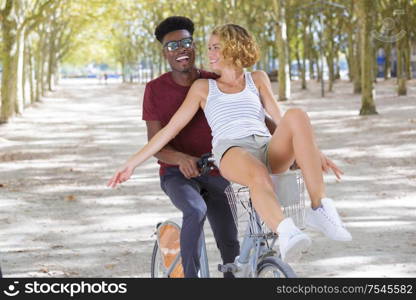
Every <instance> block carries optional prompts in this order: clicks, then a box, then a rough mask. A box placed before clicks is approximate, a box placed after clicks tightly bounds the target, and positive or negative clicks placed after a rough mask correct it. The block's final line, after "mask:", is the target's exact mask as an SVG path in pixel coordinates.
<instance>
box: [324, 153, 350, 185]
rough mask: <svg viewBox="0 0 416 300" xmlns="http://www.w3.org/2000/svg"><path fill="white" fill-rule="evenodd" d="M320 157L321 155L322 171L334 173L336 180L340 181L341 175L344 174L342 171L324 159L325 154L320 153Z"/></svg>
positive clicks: (326, 158)
mask: <svg viewBox="0 0 416 300" xmlns="http://www.w3.org/2000/svg"><path fill="white" fill-rule="evenodd" d="M320 155H321V163H322V171H324V172H325V173H328V171H329V169H331V170H332V172H334V174H335V176H336V177H337V178H338V179H341V175H342V174H344V172H342V170H341V169H340V168H338V166H337V165H336V164H335V163H334V162H333V161H332V160H330V159H329V158H328V157H326V156H325V154H323V153H322V152H320Z"/></svg>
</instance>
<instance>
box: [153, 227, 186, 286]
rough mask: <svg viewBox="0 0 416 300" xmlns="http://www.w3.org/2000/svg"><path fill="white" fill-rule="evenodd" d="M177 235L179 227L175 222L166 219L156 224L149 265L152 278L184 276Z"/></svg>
mask: <svg viewBox="0 0 416 300" xmlns="http://www.w3.org/2000/svg"><path fill="white" fill-rule="evenodd" d="M179 236H180V227H179V225H178V224H176V223H175V222H172V221H169V220H168V221H166V222H163V223H161V224H159V225H158V227H157V240H156V242H155V245H154V247H153V252H152V260H151V266H150V268H151V269H150V273H151V277H152V278H163V277H165V278H166V277H170V278H182V277H184V273H183V267H182V264H181V260H180V249H179V248H180V245H179ZM168 273H169V274H168Z"/></svg>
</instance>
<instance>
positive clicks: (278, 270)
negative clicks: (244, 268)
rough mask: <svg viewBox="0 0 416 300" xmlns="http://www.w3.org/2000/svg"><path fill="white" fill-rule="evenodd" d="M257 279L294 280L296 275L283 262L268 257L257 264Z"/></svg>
mask: <svg viewBox="0 0 416 300" xmlns="http://www.w3.org/2000/svg"><path fill="white" fill-rule="evenodd" d="M256 277H257V278H296V277H297V276H296V273H295V271H293V269H292V268H291V267H290V266H289V265H288V264H287V263H285V262H283V261H281V260H280V259H278V258H276V257H268V258H265V259H263V260H261V261H260V262H259V263H258V264H257V276H256Z"/></svg>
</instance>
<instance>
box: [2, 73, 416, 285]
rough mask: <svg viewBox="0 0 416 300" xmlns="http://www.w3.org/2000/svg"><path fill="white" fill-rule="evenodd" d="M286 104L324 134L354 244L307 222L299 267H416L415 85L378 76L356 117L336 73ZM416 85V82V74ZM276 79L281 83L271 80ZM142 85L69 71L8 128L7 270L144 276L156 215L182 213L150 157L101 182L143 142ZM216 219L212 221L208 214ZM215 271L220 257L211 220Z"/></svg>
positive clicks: (317, 272) (342, 270)
mask: <svg viewBox="0 0 416 300" xmlns="http://www.w3.org/2000/svg"><path fill="white" fill-rule="evenodd" d="M293 86H294V87H295V88H294V92H293V99H292V100H290V101H288V102H285V103H280V104H281V106H282V109H283V111H285V110H287V109H289V108H291V107H302V108H303V109H305V110H306V111H307V112H308V114H309V116H310V118H311V120H312V123H313V125H314V128H315V133H316V136H317V138H318V144H319V146H320V147H321V148H322V149H323V152H324V153H326V154H327V155H328V156H329V157H330V158H331V159H333V160H334V161H335V162H336V163H337V164H338V165H339V166H340V167H341V168H342V169H343V170H344V171H345V176H344V177H343V180H342V181H341V182H338V181H336V180H335V176H333V175H332V174H331V175H326V177H325V180H326V182H327V183H328V188H327V193H328V195H329V196H331V197H333V198H334V199H335V201H336V204H337V206H338V208H339V211H340V213H341V215H342V216H343V220H344V221H345V223H346V225H347V227H348V228H349V229H350V230H351V233H352V235H353V241H352V242H351V243H339V242H331V241H329V240H328V239H326V238H324V237H323V236H322V235H321V234H320V233H316V232H313V231H310V230H309V229H307V232H308V233H309V234H310V235H311V237H312V239H313V246H312V248H310V249H309V250H308V252H307V253H305V255H304V256H303V257H302V259H301V260H300V261H299V262H298V263H296V264H294V265H293V267H294V269H295V271H296V272H297V273H299V275H300V276H307V277H319V276H331V277H332V276H335V277H349V276H361V277H368V276H386V277H391V276H413V277H414V276H415V275H416V261H415V260H414V254H415V253H416V234H415V228H416V171H415V169H416V159H415V153H416V99H415V96H414V95H415V94H416V89H415V88H413V87H412V85H411V84H409V86H410V87H409V96H406V97H400V98H397V97H396V96H395V95H394V90H392V89H393V88H394V87H393V85H392V83H391V82H390V81H387V82H382V83H380V84H378V85H377V95H379V96H378V98H377V99H376V105H377V110H378V111H379V113H380V114H379V115H378V116H370V117H359V116H358V111H359V108H360V97H359V96H357V95H352V94H351V93H350V91H351V89H352V88H351V85H350V84H349V83H345V82H340V83H337V84H336V85H335V92H334V93H332V94H331V93H330V94H328V98H327V99H321V98H319V86H318V85H316V84H314V85H313V88H312V89H311V90H308V91H301V90H299V88H298V86H299V83H298V82H294V83H293ZM413 86H416V84H413ZM274 88H275V86H274ZM142 93H143V86H137V85H128V84H119V83H112V84H109V85H100V84H98V83H97V82H96V81H93V80H63V81H62V83H61V85H60V86H59V87H58V88H57V91H55V92H53V93H51V94H50V95H48V97H45V98H44V99H43V101H42V103H38V104H36V105H35V106H34V107H32V108H30V109H28V110H26V111H25V114H24V115H23V116H19V117H16V118H14V119H13V120H12V121H11V122H10V123H9V124H5V125H1V126H0V174H1V175H0V195H1V201H0V259H1V266H2V269H3V272H4V274H5V276H29V277H30V276H52V277H61V276H63V277H76V276H85V277H92V276H94V277H113V276H122V277H123V276H126V277H133V276H138V277H148V276H149V274H150V273H149V272H150V256H151V251H152V247H153V241H154V238H153V237H152V233H153V230H154V226H155V225H156V223H157V222H159V221H161V220H164V219H166V218H170V217H178V216H179V213H178V211H177V210H176V209H175V208H174V207H173V205H172V204H171V203H170V201H169V200H168V199H167V197H166V196H165V195H164V193H163V192H162V191H161V190H160V187H159V177H158V165H157V164H156V160H155V159H153V158H152V159H151V160H149V161H148V162H146V163H145V164H144V165H143V166H141V167H139V168H138V169H137V170H136V173H135V175H134V177H133V179H132V180H131V181H129V182H127V183H125V184H123V185H122V186H121V187H119V188H117V189H115V190H111V189H108V188H106V187H105V184H106V182H107V180H108V179H109V178H110V176H111V175H112V174H113V172H114V171H115V169H116V168H117V167H118V166H119V165H120V163H122V162H123V161H124V160H125V159H126V158H127V157H128V156H129V155H131V154H132V153H133V152H134V151H136V150H137V149H138V148H139V147H140V146H141V145H143V144H144V143H145V142H146V140H147V137H146V127H145V123H144V122H143V121H141V98H142ZM207 223H208V222H207ZM206 234H207V241H208V245H207V247H208V251H209V256H210V260H211V261H210V263H211V266H212V270H211V273H212V275H213V276H220V274H219V273H218V272H217V271H216V270H215V269H216V264H217V263H218V262H219V255H218V253H217V250H216V246H215V242H214V240H213V237H212V233H211V230H210V229H209V227H208V225H207V227H206Z"/></svg>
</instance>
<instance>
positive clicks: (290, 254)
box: [277, 218, 311, 262]
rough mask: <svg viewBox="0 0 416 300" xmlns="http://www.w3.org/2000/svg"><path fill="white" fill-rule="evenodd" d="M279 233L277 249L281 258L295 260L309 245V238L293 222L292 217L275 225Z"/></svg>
mask: <svg viewBox="0 0 416 300" xmlns="http://www.w3.org/2000/svg"><path fill="white" fill-rule="evenodd" d="M277 232H278V234H279V249H280V255H281V256H282V260H283V261H285V262H293V261H296V260H297V259H298V258H299V257H300V256H301V254H302V251H305V250H306V249H307V248H308V247H309V246H310V245H311V239H310V238H309V237H308V236H307V235H306V234H305V233H303V232H302V231H300V230H299V228H297V227H296V225H295V224H294V223H293V220H292V218H286V219H284V220H283V221H282V222H280V224H279V226H278V227H277Z"/></svg>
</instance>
